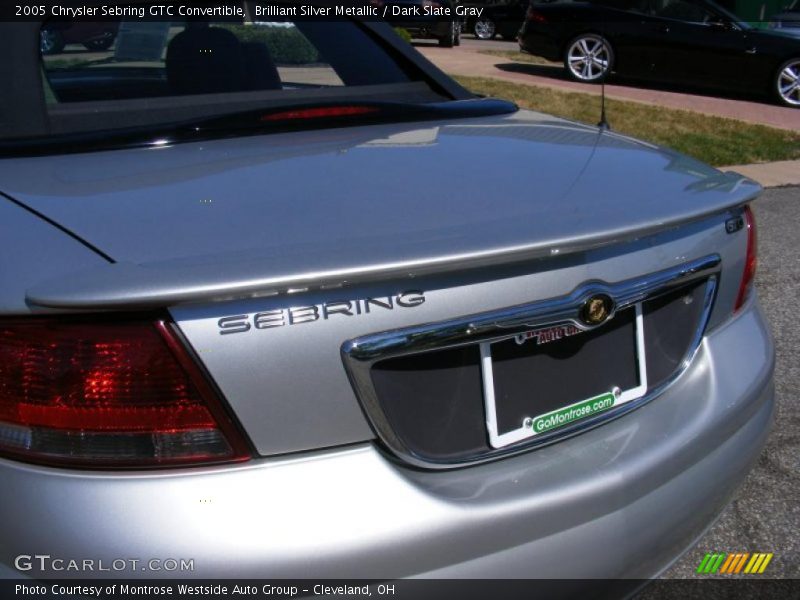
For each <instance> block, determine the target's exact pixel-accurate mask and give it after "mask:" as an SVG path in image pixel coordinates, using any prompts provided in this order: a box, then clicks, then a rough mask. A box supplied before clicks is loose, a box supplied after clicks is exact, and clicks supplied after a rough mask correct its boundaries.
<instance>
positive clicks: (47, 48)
mask: <svg viewBox="0 0 800 600" xmlns="http://www.w3.org/2000/svg"><path fill="white" fill-rule="evenodd" d="M63 49H64V36H62V35H61V32H60V31H55V30H54V29H42V30H41V31H40V32H39V50H40V51H41V53H42V54H57V53H59V52H61V51H62V50H63Z"/></svg>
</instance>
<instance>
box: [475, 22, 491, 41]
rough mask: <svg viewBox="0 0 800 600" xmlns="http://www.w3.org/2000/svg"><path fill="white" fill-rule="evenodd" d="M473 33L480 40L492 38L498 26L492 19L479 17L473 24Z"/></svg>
mask: <svg viewBox="0 0 800 600" xmlns="http://www.w3.org/2000/svg"><path fill="white" fill-rule="evenodd" d="M472 33H474V34H475V37H476V38H478V39H479V40H491V39H493V38H494V36H495V35H496V34H497V26H496V25H495V23H494V21H492V20H491V19H478V20H477V21H475V24H474V25H473V26H472Z"/></svg>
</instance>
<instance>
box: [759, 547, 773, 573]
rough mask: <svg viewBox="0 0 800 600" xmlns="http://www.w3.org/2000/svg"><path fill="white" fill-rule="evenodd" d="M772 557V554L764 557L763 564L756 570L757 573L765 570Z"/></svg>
mask: <svg viewBox="0 0 800 600" xmlns="http://www.w3.org/2000/svg"><path fill="white" fill-rule="evenodd" d="M773 556H774V555H773V554H772V552H770V553H768V554H767V555H766V557H765V558H764V562H762V563H761V568H760V569H759V570H758V572H759V573H763V572H764V571H765V570H766V568H767V565H768V564H769V561H771V560H772V557H773Z"/></svg>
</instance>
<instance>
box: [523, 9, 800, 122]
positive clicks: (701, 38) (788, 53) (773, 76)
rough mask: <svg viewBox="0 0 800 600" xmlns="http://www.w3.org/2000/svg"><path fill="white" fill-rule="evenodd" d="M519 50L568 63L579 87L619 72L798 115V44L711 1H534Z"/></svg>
mask: <svg viewBox="0 0 800 600" xmlns="http://www.w3.org/2000/svg"><path fill="white" fill-rule="evenodd" d="M520 49H521V50H523V51H525V52H529V53H531V54H535V55H538V56H543V57H545V58H547V59H550V60H560V61H563V62H564V68H565V70H566V72H567V75H569V76H570V77H571V78H572V79H575V80H577V81H584V82H599V81H602V80H603V79H604V78H605V77H606V76H607V75H608V74H609V73H611V72H615V73H617V74H620V75H625V76H631V77H636V78H639V79H642V80H649V81H659V82H665V83H675V84H694V85H704V86H713V87H715V88H719V89H726V90H736V91H740V92H758V93H763V94H769V95H771V96H773V97H774V98H775V99H777V100H778V101H780V102H781V103H782V104H785V105H787V106H792V107H800V39H798V38H796V37H793V36H791V35H785V34H780V33H777V32H776V31H775V30H767V29H756V28H754V27H752V26H750V25H748V24H747V23H744V22H741V21H739V20H738V19H737V18H736V17H735V16H734V15H733V14H731V13H730V12H728V11H726V10H725V9H723V8H722V7H720V6H718V5H717V4H715V3H714V2H711V1H710V0H587V1H585V2H574V1H568V0H550V1H548V0H533V1H532V2H531V4H530V7H529V9H528V13H527V15H526V19H525V23H524V25H523V27H522V30H521V31H520Z"/></svg>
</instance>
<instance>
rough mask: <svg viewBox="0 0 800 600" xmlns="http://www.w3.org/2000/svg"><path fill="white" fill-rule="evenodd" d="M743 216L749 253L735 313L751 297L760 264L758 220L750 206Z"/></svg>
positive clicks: (745, 262)
mask: <svg viewBox="0 0 800 600" xmlns="http://www.w3.org/2000/svg"><path fill="white" fill-rule="evenodd" d="M742 216H743V217H744V226H745V230H746V234H747V252H746V254H745V260H744V271H743V272H742V281H741V282H740V283H739V293H738V294H737V295H736V304H734V306H733V310H734V312H736V311H737V310H739V309H740V308H741V307H742V306H743V305H744V303H745V301H746V300H747V297H748V296H749V295H750V290H751V289H752V287H753V280H754V279H755V276H756V266H757V264H758V258H757V248H756V243H757V240H756V220H755V217H754V216H753V211H752V210H750V207H749V206H745V208H744V213H743V214H742Z"/></svg>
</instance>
